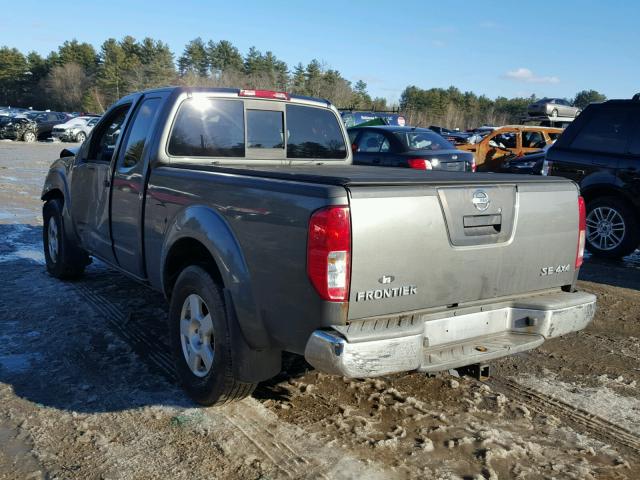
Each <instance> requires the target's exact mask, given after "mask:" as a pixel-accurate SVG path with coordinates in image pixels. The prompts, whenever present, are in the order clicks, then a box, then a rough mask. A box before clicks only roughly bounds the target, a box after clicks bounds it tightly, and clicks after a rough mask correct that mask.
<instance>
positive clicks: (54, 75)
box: [45, 63, 90, 111]
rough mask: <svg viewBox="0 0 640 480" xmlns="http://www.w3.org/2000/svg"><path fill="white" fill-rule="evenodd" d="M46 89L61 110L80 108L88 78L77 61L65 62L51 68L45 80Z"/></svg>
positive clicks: (87, 85)
mask: <svg viewBox="0 0 640 480" xmlns="http://www.w3.org/2000/svg"><path fill="white" fill-rule="evenodd" d="M45 85H46V91H47V93H48V94H49V95H50V96H51V99H52V100H53V102H54V103H55V104H56V105H59V106H60V107H61V108H62V109H63V110H67V111H74V110H80V109H81V108H82V99H83V98H84V96H85V93H86V91H87V89H88V88H89V85H90V82H89V78H87V75H86V74H85V72H84V69H83V68H82V67H81V66H80V65H78V64H77V63H65V64H64V65H61V66H56V67H53V68H52V69H51V72H49V75H48V76H47V78H46V81H45Z"/></svg>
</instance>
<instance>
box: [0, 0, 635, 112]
mask: <svg viewBox="0 0 640 480" xmlns="http://www.w3.org/2000/svg"><path fill="white" fill-rule="evenodd" d="M5 1H6V0H5ZM8 3H10V5H11V7H10V8H5V9H3V13H2V16H1V17H0V45H8V46H10V47H16V48H18V49H20V50H21V51H23V52H26V51H30V50H35V51H37V52H39V53H41V54H43V55H46V54H47V53H48V52H49V51H50V50H52V49H55V48H57V46H58V45H60V44H61V43H62V42H63V41H64V40H68V39H71V38H73V37H75V38H77V39H78V40H79V41H86V42H89V43H91V44H93V45H94V46H96V48H99V45H100V44H101V43H102V42H103V41H104V40H105V39H106V38H108V37H115V38H118V39H120V38H122V37H123V36H124V35H127V34H128V35H132V36H134V37H136V38H138V39H142V38H143V37H145V36H150V37H152V38H155V39H160V40H163V41H164V42H166V43H168V44H169V46H170V47H171V48H172V50H173V51H174V52H175V53H176V55H179V54H180V53H181V52H182V50H183V48H184V45H185V44H186V43H187V42H188V41H189V40H191V39H193V38H195V37H198V36H200V37H202V38H203V39H205V40H208V39H213V40H222V39H226V40H229V41H231V42H232V43H233V44H235V45H236V46H237V47H238V48H239V49H240V51H241V52H242V53H245V52H246V51H247V50H248V49H249V47H251V46H253V45H255V46H256V47H257V48H258V49H259V50H262V51H263V52H264V51H266V50H271V51H272V52H273V53H274V54H275V55H276V56H277V57H279V58H281V59H282V60H284V61H286V62H287V63H288V64H289V66H290V67H293V65H294V64H296V63H297V62H299V61H301V62H303V63H305V64H306V63H307V62H308V61H309V60H311V59H312V58H317V59H319V60H320V61H322V62H324V63H325V64H326V65H327V66H328V67H332V68H335V69H337V70H339V71H340V72H341V73H342V74H343V76H345V77H346V78H347V79H349V80H351V81H354V82H355V81H357V80H358V79H363V80H364V81H365V82H367V84H368V88H369V92H370V93H371V94H372V95H373V96H382V97H386V98H388V99H390V100H391V101H395V100H397V99H398V97H399V95H400V92H401V91H402V90H403V89H404V88H405V87H406V86H407V85H416V86H418V87H421V88H431V87H448V86H450V85H454V86H457V87H458V88H460V89H462V90H471V91H474V92H476V93H478V94H485V95H488V96H489V97H492V98H494V97H496V96H499V95H504V96H516V95H530V94H532V93H535V94H536V95H538V96H565V97H572V96H573V95H574V94H575V93H576V92H578V91H579V90H582V89H589V88H593V89H596V90H598V91H600V92H602V93H604V94H605V95H607V96H608V97H609V98H616V97H630V96H631V95H632V94H633V93H636V92H637V91H640V82H639V81H638V79H639V78H640V28H639V27H638V19H639V18H640V4H638V2H637V1H635V0H628V1H621V0H609V1H607V2H603V1H592V0H588V1H586V0H585V1H578V0H565V1H558V0H556V1H544V0H538V1H519V2H509V1H491V0H485V1H482V2H477V1H473V2H465V1H462V0H458V1H456V2H447V1H442V0H439V1H436V2H427V1H422V2H420V1H406V0H405V1H403V2H389V1H388V0H387V1H374V0H369V1H361V0H356V1H334V0H322V1H320V2H319V1H313V2H308V1H307V2H305V1H301V0H300V1H298V2H293V1H270V2H267V1H264V2H257V1H255V2H254V1H248V0H244V1H236V2H229V1H225V2H218V1H204V0H202V1H196V0H180V1H165V0H156V1H153V2H135V1H133V0H129V1H121V0H110V1H106V2H99V3H98V2H92V1H87V0H83V1H76V0H65V1H64V2H53V1H47V2H40V1H35V0H22V1H20V2H15V1H11V2H8Z"/></svg>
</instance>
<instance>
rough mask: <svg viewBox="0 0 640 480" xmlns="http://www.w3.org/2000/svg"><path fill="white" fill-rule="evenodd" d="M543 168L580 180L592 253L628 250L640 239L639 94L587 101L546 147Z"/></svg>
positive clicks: (605, 254)
mask: <svg viewBox="0 0 640 480" xmlns="http://www.w3.org/2000/svg"><path fill="white" fill-rule="evenodd" d="M542 174H543V175H559V176H562V177H567V178H570V179H572V180H574V181H575V182H577V183H578V184H579V185H580V189H581V191H582V196H583V197H584V199H585V201H586V204H587V238H586V246H587V248H588V249H589V251H590V252H591V253H593V254H594V255H598V256H602V257H609V258H619V257H623V256H625V255H628V254H630V253H632V252H633V251H634V250H635V249H636V248H637V247H638V244H640V94H637V95H635V96H634V97H633V99H631V100H609V101H608V102H604V103H596V104H591V105H589V106H588V107H587V108H586V109H585V110H584V112H582V113H581V114H580V116H579V117H577V118H576V119H575V121H574V122H573V123H572V124H571V125H569V127H567V129H566V130H565V132H564V133H563V134H562V135H561V136H560V138H559V139H558V140H557V141H556V143H555V144H554V145H553V146H552V147H551V148H550V149H549V150H548V152H547V157H546V160H545V162H544V166H543V170H542Z"/></svg>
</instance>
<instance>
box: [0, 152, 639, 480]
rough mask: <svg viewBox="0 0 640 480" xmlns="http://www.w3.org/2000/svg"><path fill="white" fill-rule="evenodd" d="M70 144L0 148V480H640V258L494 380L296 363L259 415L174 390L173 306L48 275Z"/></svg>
mask: <svg viewBox="0 0 640 480" xmlns="http://www.w3.org/2000/svg"><path fill="white" fill-rule="evenodd" d="M61 148H62V147H61V146H60V144H57V145H56V144H53V145H52V144H34V145H24V144H20V143H12V142H0V240H1V241H0V479H94V478H95V479H146V478H189V479H192V478H225V479H226V478H241V479H275V478H309V479H311V478H313V479H315V478H327V479H329V478H374V479H375V478H380V479H382V478H385V479H386V478H415V479H425V478H442V479H459V478H460V479H497V478H519V479H543V478H575V479H591V478H598V479H601V478H602V479H637V478H640V394H639V392H640V390H639V389H638V383H640V291H639V289H640V255H638V254H637V253H636V255H635V256H631V257H629V258H628V259H626V260H625V261H624V262H602V261H596V260H594V259H587V261H586V264H585V266H584V267H583V270H582V272H581V281H580V287H581V288H583V289H585V290H587V291H590V292H593V293H595V294H597V296H598V311H597V316H596V320H595V322H594V323H593V324H592V325H591V326H589V327H588V328H587V329H586V330H585V331H583V332H579V333H576V334H572V335H568V336H566V337H563V338H560V339H555V340H551V341H548V342H546V343H545V344H544V345H543V346H542V347H540V348H538V349H536V350H534V351H532V352H528V353H525V354H519V355H517V356H514V357H510V358H507V359H503V360H501V361H497V362H494V363H493V364H492V367H493V371H492V377H491V378H490V379H489V380H488V381H487V382H483V383H481V382H478V381H476V380H473V379H471V378H469V377H456V376H455V375H451V374H442V375H438V376H435V377H426V376H425V375H420V374H410V375H398V376H391V377H384V378H378V379H374V380H346V379H342V378H338V377H332V376H328V375H324V374H320V373H318V372H315V371H312V370H310V369H308V368H307V366H306V364H305V363H304V361H302V360H301V359H300V358H299V357H294V356H287V357H286V358H285V371H283V373H282V374H281V375H280V376H279V377H278V378H276V379H274V380H272V381H270V382H267V383H265V384H262V385H260V386H259V388H258V389H257V390H256V392H255V393H254V395H253V397H251V398H248V399H246V400H244V401H242V402H240V403H237V404H234V405H230V406H226V407H222V408H201V407H197V406H196V405H194V404H193V403H192V402H190V401H189V400H188V399H187V398H186V397H185V396H184V395H183V393H182V392H181V390H180V389H179V388H178V387H177V386H176V383H175V378H174V374H173V368H172V365H171V359H170V354H169V351H168V347H167V343H166V331H165V324H164V319H165V315H166V304H165V302H164V300H163V298H162V297H161V296H160V295H159V294H156V293H154V292H151V291H149V290H147V289H146V288H145V287H142V286H140V285H138V284H136V283H135V282H133V281H131V280H129V279H127V278H126V277H124V276H123V275H121V274H119V273H117V272H115V271H113V270H110V269H109V268H107V267H106V266H104V265H103V264H101V263H99V262H95V263H93V264H92V265H91V266H90V267H89V268H88V271H87V274H86V276H85V277H84V278H83V279H82V280H80V281H77V282H60V281H57V280H55V279H53V278H51V277H49V276H48V275H47V274H46V272H45V269H44V266H43V264H44V259H43V254H42V247H41V230H42V229H41V224H42V218H41V213H40V208H41V205H40V201H39V198H38V197H39V192H40V188H41V186H42V182H43V179H44V175H45V172H46V170H47V168H48V165H49V164H50V162H51V160H52V159H54V158H55V157H56V156H57V154H58V152H59V151H60V150H61Z"/></svg>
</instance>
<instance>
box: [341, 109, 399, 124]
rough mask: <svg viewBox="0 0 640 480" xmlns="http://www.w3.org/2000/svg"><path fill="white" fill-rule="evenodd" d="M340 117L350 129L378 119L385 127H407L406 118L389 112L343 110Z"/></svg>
mask: <svg viewBox="0 0 640 480" xmlns="http://www.w3.org/2000/svg"><path fill="white" fill-rule="evenodd" d="M340 116H341V117H342V121H343V123H344V125H345V126H346V127H347V128H349V127H355V126H356V125H360V124H362V123H367V122H371V121H373V120H376V119H380V120H382V121H383V122H384V124H385V125H397V126H400V127H404V126H405V123H406V122H405V118H404V117H403V116H402V115H400V114H399V113H389V112H356V111H353V110H341V111H340Z"/></svg>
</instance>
